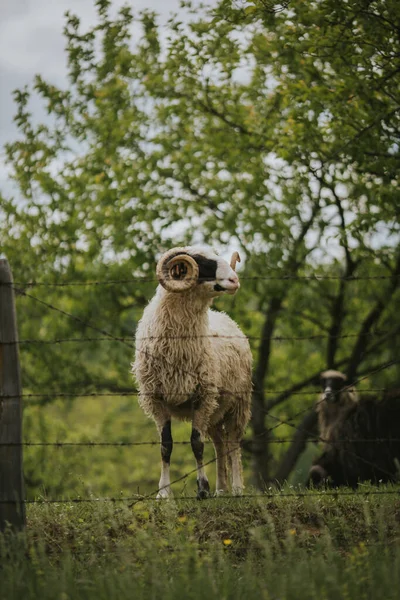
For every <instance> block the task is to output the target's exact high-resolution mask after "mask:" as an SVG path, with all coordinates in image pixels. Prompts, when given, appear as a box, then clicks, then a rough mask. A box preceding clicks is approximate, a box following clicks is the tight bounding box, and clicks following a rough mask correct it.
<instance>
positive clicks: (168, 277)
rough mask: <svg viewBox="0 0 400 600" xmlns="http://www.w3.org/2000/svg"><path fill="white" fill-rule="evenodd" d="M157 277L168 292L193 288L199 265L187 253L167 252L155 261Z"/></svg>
mask: <svg viewBox="0 0 400 600" xmlns="http://www.w3.org/2000/svg"><path fill="white" fill-rule="evenodd" d="M156 273H157V278H158V281H159V282H160V283H161V285H162V286H163V287H164V288H165V289H166V290H167V291H168V292H176V293H179V292H186V291H188V290H190V289H191V288H193V287H194V286H195V285H196V283H197V280H198V277H199V266H198V264H197V262H196V261H195V260H194V258H192V257H191V256H189V255H188V254H175V255H174V256H172V257H171V258H170V253H169V252H167V253H166V254H165V255H164V256H162V257H161V258H160V260H159V261H158V263H157V270H156Z"/></svg>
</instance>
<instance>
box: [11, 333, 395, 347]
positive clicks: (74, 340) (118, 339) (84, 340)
mask: <svg viewBox="0 0 400 600" xmlns="http://www.w3.org/2000/svg"><path fill="white" fill-rule="evenodd" d="M389 333H391V331H389V330H384V331H383V330H382V331H368V332H365V333H346V334H338V335H329V334H323V333H321V334H319V333H318V334H314V335H300V336H282V335H278V336H273V337H271V338H266V337H262V336H258V335H246V336H243V335H219V334H218V335H215V334H207V335H149V336H142V337H141V338H139V339H140V340H141V341H142V340H195V339H204V338H206V339H207V338H215V337H218V338H219V339H227V340H233V339H243V337H246V339H248V340H249V341H253V340H254V341H256V340H258V341H263V340H266V339H270V340H272V341H277V342H292V341H293V342H299V341H303V340H304V341H306V340H318V339H348V338H359V337H380V336H383V335H387V334H389ZM135 339H136V338H135V336H129V337H126V336H125V337H118V336H112V337H94V338H82V337H80V338H60V339H55V340H37V339H26V340H16V341H11V342H2V344H3V345H4V346H15V345H23V344H39V345H40V344H48V345H53V344H54V345H56V344H66V343H88V342H113V341H116V342H123V343H129V342H134V341H135Z"/></svg>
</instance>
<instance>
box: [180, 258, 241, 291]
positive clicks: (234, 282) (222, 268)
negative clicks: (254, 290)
mask: <svg viewBox="0 0 400 600" xmlns="http://www.w3.org/2000/svg"><path fill="white" fill-rule="evenodd" d="M190 254H191V256H192V258H194V260H195V261H196V263H197V264H198V267H199V277H198V289H199V292H200V293H204V294H205V295H207V296H209V297H210V298H215V297H217V296H221V295H223V294H230V295H233V294H236V292H237V290H238V289H239V287H240V283H239V278H238V276H237V274H236V273H235V271H234V270H233V269H232V268H231V267H230V265H229V264H228V263H227V261H226V260H224V259H223V258H221V257H220V256H218V255H217V254H214V252H212V251H211V250H208V249H207V250H204V249H201V252H196V249H195V248H193V249H192V251H191V253H190Z"/></svg>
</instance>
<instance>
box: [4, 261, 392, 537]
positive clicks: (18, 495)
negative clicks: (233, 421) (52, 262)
mask: <svg viewBox="0 0 400 600" xmlns="http://www.w3.org/2000/svg"><path fill="white" fill-rule="evenodd" d="M2 262H3V263H5V262H6V261H2ZM3 266H4V265H3ZM395 276H396V277H397V275H371V276H357V277H355V276H351V277H340V276H319V275H314V276H292V275H284V274H279V275H271V276H264V277H263V276H257V277H246V276H242V277H241V279H242V280H244V279H248V280H259V279H261V280H281V281H284V280H287V279H295V280H299V281H323V280H345V281H348V282H353V281H358V280H385V279H391V280H393V277H395ZM156 281H157V280H156V279H155V278H154V277H143V276H140V277H133V278H131V279H121V280H103V281H63V282H60V281H58V282H36V281H27V282H13V281H12V279H11V275H10V277H9V280H8V279H7V277H6V278H5V277H4V276H3V277H0V308H1V306H2V305H1V298H2V291H7V292H8V296H9V297H11V295H12V294H13V293H14V292H15V293H17V294H18V295H20V296H24V297H26V298H28V299H30V300H32V301H34V302H37V303H39V304H40V305H42V306H44V307H46V308H47V309H48V310H51V311H54V312H57V313H59V314H62V315H64V316H65V317H67V318H68V319H71V320H73V321H75V322H77V323H79V324H81V325H83V326H84V327H85V328H89V329H91V330H93V331H95V332H97V333H98V334H101V336H96V337H88V336H87V337H71V338H68V337H65V338H58V339H52V340H43V339H22V340H18V338H17V334H16V328H15V331H14V332H13V333H12V334H10V332H9V331H8V332H7V334H6V335H4V327H3V331H2V330H1V327H0V349H1V350H2V354H4V353H5V354H7V352H9V351H11V352H13V356H14V357H15V356H16V352H17V349H18V347H19V346H23V345H62V344H71V343H74V344H82V343H89V342H90V343H100V342H101V343H103V342H107V341H116V342H119V343H122V344H124V345H126V346H129V347H130V348H133V347H134V344H133V342H134V337H133V336H129V337H126V336H125V337H123V336H115V335H113V334H111V333H109V332H108V331H106V330H105V329H104V328H103V327H99V326H97V325H95V324H94V323H91V322H89V321H87V320H85V319H82V318H80V317H78V316H76V315H73V314H72V313H69V312H67V311H65V310H63V309H61V308H59V307H57V306H54V305H53V304H51V303H49V302H47V301H45V300H43V299H41V298H38V297H37V296H35V295H33V294H31V293H28V292H27V291H26V289H31V288H34V287H44V286H45V287H50V288H53V287H54V288H65V287H69V286H73V287H74V286H94V287H99V286H110V285H121V284H132V283H137V282H156ZM3 296H4V292H3ZM7 302H9V300H8V301H7ZM3 305H4V302H3ZM0 312H1V311H0ZM14 312H15V310H14ZM390 333H391V332H390V331H388V330H379V331H378V330H376V331H368V332H364V333H349V334H337V335H335V336H334V337H335V338H337V339H351V338H357V339H360V337H361V336H365V337H366V338H372V337H382V336H384V335H388V334H390ZM162 337H163V338H168V339H171V338H172V339H178V338H179V339H188V338H189V337H192V336H162ZM203 337H212V336H203ZM221 337H227V338H232V337H235V336H221ZM329 338H332V336H331V335H328V334H315V335H307V336H273V337H272V338H271V340H273V341H277V342H281V341H282V342H284V341H285V342H286V341H289V342H298V341H302V340H321V339H322V340H323V339H329ZM148 339H154V338H148ZM247 339H248V340H249V341H262V340H263V339H264V338H263V337H261V336H247ZM152 358H154V357H152ZM398 363H399V361H388V362H387V363H386V364H384V365H381V366H380V367H379V368H378V369H375V370H372V371H371V372H369V373H368V374H366V375H365V376H363V377H361V378H359V379H358V380H357V381H356V382H354V383H360V382H361V381H363V380H365V379H367V378H368V377H370V376H371V375H373V374H375V373H377V372H379V371H381V370H384V369H386V368H389V367H391V366H393V365H395V364H398ZM0 364H1V362H0ZM177 368H178V369H179V370H180V372H181V373H182V374H185V373H187V374H192V373H190V371H186V370H185V369H184V368H182V367H180V366H179V367H177ZM1 374H2V382H1V387H0V423H1V419H2V418H3V421H4V412H7V408H6V407H7V405H9V406H13V407H14V412H15V405H16V404H15V403H16V402H19V403H20V402H21V401H22V399H24V401H27V400H29V401H35V399H38V398H41V399H45V398H47V399H53V398H67V397H79V398H83V397H87V398H89V397H91V398H96V397H123V396H137V395H138V393H139V392H138V390H137V389H136V388H132V389H129V390H127V391H119V392H115V393H113V392H104V391H94V392H80V391H79V390H71V391H55V390H48V391H44V392H41V393H24V394H23V393H22V392H21V390H20V389H19V388H18V386H17V387H15V388H14V390H10V388H9V386H7V385H4V381H3V380H4V368H3V370H2V371H1ZM11 387H12V386H11ZM11 391H14V393H10V392H11ZM287 391H288V390H282V389H281V390H275V389H274V390H268V389H267V390H263V393H264V394H265V395H275V396H276V395H277V394H285V393H287ZM362 391H363V393H364V394H367V393H373V394H377V393H382V392H385V391H387V390H386V388H370V389H365V390H362ZM317 393H318V391H317V390H315V389H313V390H311V391H291V392H290V395H301V396H309V397H312V398H313V399H314V398H315V397H316V395H317ZM312 404H313V405H314V406H315V401H314V402H313V403H312ZM311 408H312V405H308V406H307V407H306V408H303V409H301V410H300V411H298V412H297V413H296V414H294V415H292V416H291V417H289V418H288V419H286V420H283V419H280V418H279V417H276V416H275V415H272V414H271V413H270V412H269V411H266V413H267V415H268V417H270V418H273V419H274V420H275V421H276V424H275V425H274V426H272V427H269V428H268V429H266V430H265V432H264V433H263V434H262V435H268V434H269V433H270V432H272V431H274V430H275V429H277V428H278V427H280V426H282V425H286V426H289V427H291V428H292V429H294V430H298V426H297V425H295V424H294V423H293V421H295V420H296V419H297V418H298V417H299V416H301V415H302V414H304V413H305V412H307V411H309V410H310V409H311ZM18 411H19V417H18V418H21V416H20V412H21V408H20V406H19V408H18ZM18 411H17V412H18ZM4 429H6V430H7V428H4V427H3V428H2V430H3V435H0V457H1V456H3V458H4V454H2V452H3V453H4V452H5V451H6V449H13V450H14V455H13V456H14V459H15V460H17V462H18V461H19V463H20V471H21V475H20V476H19V479H18V482H17V483H18V485H17V484H16V483H15V482H14V483H13V484H12V485H11V486H10V485H9V484H7V485H6V486H3V492H2V493H1V489H2V486H1V485H0V506H2V505H5V506H11V507H14V508H16V510H15V511H14V512H15V513H19V515H20V517H22V524H23V523H24V519H25V516H24V508H23V507H24V506H25V504H32V503H64V502H67V503H87V502H102V501H104V502H128V503H130V504H129V505H130V506H132V505H133V504H135V503H137V502H139V501H144V500H152V499H154V496H155V495H156V494H157V492H158V491H159V489H158V488H157V489H156V490H154V491H153V492H151V493H150V494H147V495H137V496H134V497H130V498H127V497H124V498H121V497H119V496H116V497H108V498H106V497H104V498H95V497H90V498H80V497H79V498H68V499H66V498H65V499H63V498H59V499H38V500H27V499H25V497H24V495H23V488H22V486H21V482H20V479H21V477H22V448H23V447H36V446H41V447H54V448H72V447H92V448H102V447H103V448H106V447H111V446H113V447H134V446H155V445H159V443H160V442H159V440H153V441H123V442H122V441H121V442H108V441H107V442H104V441H85V442H70V441H54V442H37V441H22V438H21V426H20V425H19V433H17V434H16V433H15V432H14V433H13V435H12V436H11V437H13V439H10V435H9V433H10V432H9V431H6V434H5V435H4ZM17 429H18V428H17ZM309 434H310V436H309V438H308V440H307V442H309V443H318V442H324V443H330V442H329V441H328V440H324V439H323V438H321V437H319V436H315V435H313V434H312V432H309ZM18 435H19V439H16V438H18ZM293 441H294V438H290V437H286V438H271V439H269V440H268V443H275V444H287V443H291V442H293ZM344 441H346V442H351V441H357V442H361V441H365V442H368V443H374V444H382V443H386V442H389V441H390V442H394V441H400V439H399V440H396V439H395V438H390V439H389V438H383V437H381V438H376V439H373V440H371V439H365V440H362V439H361V438H357V439H354V440H351V439H346V440H343V442H344ZM340 442H341V440H336V441H335V443H336V444H337V443H340ZM208 443H211V442H208ZM226 443H229V440H228V441H227V442H226ZM174 444H182V445H189V444H190V442H189V441H184V440H180V441H174ZM230 451H231V450H228V451H227V453H229V452H230ZM15 452H17V453H15ZM357 458H360V457H357ZM15 460H14V461H12V463H13V464H15ZM361 460H364V461H365V459H363V458H362V457H361ZM215 461H216V458H215V457H214V458H213V459H211V460H209V461H208V462H206V463H205V464H204V466H206V465H208V464H212V463H214V462H215ZM366 462H369V461H366ZM4 463H5V461H4V460H3V461H1V460H0V484H1V482H2V481H3V482H4V481H6V477H7V474H6V477H5V476H4V473H5V471H4V469H3V466H4ZM2 469H3V475H2V473H1V471H2ZM17 471H18V469H17ZM195 472H197V469H192V470H190V471H189V472H187V473H184V474H183V475H182V476H180V477H179V478H177V479H175V480H174V481H172V482H171V483H170V485H171V486H172V485H175V484H176V483H178V482H181V481H184V480H186V479H187V478H188V477H189V476H190V475H192V474H193V473H195ZM5 488H6V491H5V492H4V489H5ZM17 488H18V489H17ZM10 490H11V493H10ZM4 493H5V494H6V495H7V494H8V497H5V496H4ZM398 493H399V492H398V491H397V490H370V491H367V492H360V491H338V490H331V491H327V490H323V491H321V492H315V491H314V492H313V494H314V495H315V494H317V495H324V496H326V495H332V496H335V497H336V496H339V495H353V494H361V495H385V494H398ZM275 495H276V492H274V493H269V492H265V493H260V494H245V495H244V496H242V498H268V497H273V496H275ZM307 495H308V492H299V491H293V492H289V493H288V492H282V491H281V492H279V496H283V497H286V496H298V497H303V496H307ZM233 497H234V498H236V497H235V496H233ZM191 498H194V496H185V497H182V498H176V500H187V499H191ZM210 499H212V498H210ZM2 510H3V509H1V508H0V511H2ZM0 514H2V513H1V512H0ZM7 515H8V516H9V515H10V513H9V512H8V513H7ZM14 517H15V515H14ZM20 517H19V518H17V521H18V523H19V524H20V525H21V518H20ZM7 520H9V519H7ZM0 521H3V519H0ZM0 526H1V523H0Z"/></svg>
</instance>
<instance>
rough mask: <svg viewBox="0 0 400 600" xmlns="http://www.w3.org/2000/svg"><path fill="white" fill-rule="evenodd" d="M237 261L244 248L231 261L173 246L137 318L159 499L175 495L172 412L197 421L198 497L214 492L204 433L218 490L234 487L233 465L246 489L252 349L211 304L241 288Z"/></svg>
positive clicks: (137, 369)
mask: <svg viewBox="0 0 400 600" xmlns="http://www.w3.org/2000/svg"><path fill="white" fill-rule="evenodd" d="M236 261H240V258H239V255H238V253H237V252H235V253H234V254H233V256H232V259H231V265H229V264H228V263H227V262H226V261H225V260H223V259H222V258H221V257H219V256H218V255H216V254H215V253H214V252H213V251H212V250H210V249H205V248H202V247H194V246H187V247H181V248H173V249H172V250H169V251H168V252H166V253H165V254H163V256H162V257H161V258H160V260H159V261H158V264H157V270H156V272H157V277H158V280H159V282H160V284H161V285H159V286H158V287H157V291H156V294H155V296H154V297H153V299H152V300H151V301H150V303H149V304H148V306H147V307H146V308H145V310H144V313H143V317H142V319H141V321H140V322H139V324H138V328H137V332H136V354H135V363H134V365H133V370H134V373H135V375H136V379H137V382H138V386H139V403H140V406H141V407H142V408H143V410H144V412H145V413H146V414H147V415H148V416H150V417H152V418H153V419H154V421H155V423H156V426H157V429H158V432H159V435H160V442H161V459H162V467H161V478H160V482H159V491H158V496H157V497H158V498H168V497H170V496H171V495H172V492H171V488H170V458H171V453H172V446H173V441H172V435H171V418H173V417H174V418H177V419H181V420H191V422H192V433H191V438H190V441H191V447H192V451H193V454H194V456H195V459H196V463H197V495H198V497H199V498H206V497H208V496H209V493H210V486H209V483H208V479H207V476H206V474H205V470H204V466H203V450H204V439H205V437H210V438H211V440H212V441H213V444H214V448H215V453H216V461H217V481H216V493H217V494H220V493H223V492H225V491H227V473H228V465H229V466H230V470H231V489H232V493H234V494H241V492H242V490H243V474H242V463H241V449H240V442H241V440H242V437H243V433H244V430H245V428H246V425H247V423H248V421H249V419H250V404H251V391H252V383H251V364H252V355H251V351H250V346H249V343H248V340H247V338H246V337H245V335H244V334H243V333H242V332H241V330H240V329H239V327H238V326H237V324H236V323H235V322H234V321H233V320H232V319H231V318H230V317H228V315H226V314H225V313H222V312H216V311H213V310H211V309H210V305H211V304H212V301H213V299H214V298H215V297H218V296H221V295H223V294H231V295H233V294H235V293H236V291H237V290H238V289H239V279H238V276H237V274H236V273H235V265H236Z"/></svg>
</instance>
